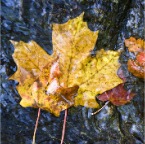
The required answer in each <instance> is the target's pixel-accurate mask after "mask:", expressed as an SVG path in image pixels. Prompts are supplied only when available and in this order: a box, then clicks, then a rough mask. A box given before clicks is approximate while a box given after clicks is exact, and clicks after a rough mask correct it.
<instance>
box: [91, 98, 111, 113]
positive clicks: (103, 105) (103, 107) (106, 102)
mask: <svg viewBox="0 0 145 144" xmlns="http://www.w3.org/2000/svg"><path fill="white" fill-rule="evenodd" d="M108 103H109V101H107V102H106V103H105V104H104V105H103V106H102V107H101V108H100V109H98V110H97V111H96V112H94V113H92V115H95V114H97V113H98V112H100V111H101V110H102V109H103V108H104V107H106V106H107V105H108Z"/></svg>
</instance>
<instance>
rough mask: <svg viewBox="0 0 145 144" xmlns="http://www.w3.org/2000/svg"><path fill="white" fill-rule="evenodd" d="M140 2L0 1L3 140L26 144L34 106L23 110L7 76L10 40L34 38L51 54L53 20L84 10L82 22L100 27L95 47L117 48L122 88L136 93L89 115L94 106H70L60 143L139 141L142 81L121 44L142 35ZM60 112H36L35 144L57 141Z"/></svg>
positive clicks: (136, 143)
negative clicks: (121, 103) (128, 64)
mask: <svg viewBox="0 0 145 144" xmlns="http://www.w3.org/2000/svg"><path fill="white" fill-rule="evenodd" d="M143 9H144V2H143V1H141V0H122V1H119V0H103V1H101V0H53V1H51V0H50V1H48V0H43V1H34V0H25V1H21V0H17V1H11V0H2V12H1V16H2V51H1V67H0V73H1V77H2V80H1V116H2V143H3V144H16V143H20V144H21V143H22V144H24V143H25V144H30V143H31V142H32V135H33V131H34V125H35V120H36V117H37V109H32V108H22V107H21V106H20V105H19V101H20V96H19V94H18V92H17V91H16V86H17V84H18V83H17V82H15V81H13V80H8V77H9V76H10V75H12V74H13V73H14V72H15V71H16V65H15V63H14V61H13V59H12V56H11V55H12V53H13V51H14V48H13V46H12V45H11V43H10V42H9V40H10V39H13V40H16V41H19V40H23V41H26V42H28V41H30V40H35V41H36V42H37V43H38V44H39V45H41V46H42V47H43V48H44V49H45V50H46V52H48V53H52V48H53V47H52V40H51V34H52V27H51V26H52V23H64V22H66V21H67V20H69V19H70V18H74V17H76V16H78V15H79V14H80V13H81V12H83V11H84V21H86V22H87V23H88V27H89V28H90V29H91V30H93V31H94V30H100V34H99V39H98V42H97V44H96V47H95V50H98V49H101V48H102V47H103V48H105V49H114V50H116V49H122V50H124V52H123V53H122V55H121V57H120V62H121V64H122V67H123V70H124V72H125V74H126V77H127V79H128V83H126V87H127V88H128V89H130V88H131V89H133V90H134V92H135V93H136V97H135V98H134V99H133V100H132V101H131V102H130V103H129V104H127V105H125V106H120V107H115V106H113V105H111V104H109V105H108V106H106V107H105V108H104V109H103V110H102V111H101V112H100V113H98V114H97V115H95V116H91V113H92V112H94V111H95V110H94V109H88V108H85V107H77V108H75V107H72V108H70V109H69V113H68V118H67V127H66V135H65V140H64V141H65V143H70V144H74V143H76V144H118V143H120V144H143V143H144V141H143V140H144V138H143V133H144V129H143V109H144V105H143V95H144V92H143V88H144V82H143V80H141V79H138V78H136V77H134V76H133V75H132V74H130V73H129V72H128V71H127V67H126V62H127V60H128V58H129V57H131V55H130V54H129V52H128V51H127V50H126V48H125V46H124V39H125V38H128V37H130V36H135V37H136V38H143V21H144V10H143ZM63 116H64V112H62V113H61V116H60V117H59V118H56V117H54V116H53V115H51V114H50V113H48V112H46V111H42V112H41V118H40V121H39V126H38V131H37V136H36V137H37V139H36V143H37V144H57V143H58V144H59V143H60V139H61V131H62V125H63Z"/></svg>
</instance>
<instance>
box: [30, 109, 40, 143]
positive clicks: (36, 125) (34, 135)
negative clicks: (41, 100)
mask: <svg viewBox="0 0 145 144" xmlns="http://www.w3.org/2000/svg"><path fill="white" fill-rule="evenodd" d="M40 112H41V109H40V108H39V109H38V115H37V120H36V124H35V129H34V134H33V141H32V144H36V143H35V139H36V131H37V127H38V121H39V118H40Z"/></svg>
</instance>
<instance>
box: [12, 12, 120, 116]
mask: <svg viewBox="0 0 145 144" xmlns="http://www.w3.org/2000/svg"><path fill="white" fill-rule="evenodd" d="M97 37H98V31H96V32H93V31H90V30H89V29H88V27H87V23H86V22H83V14H81V15H80V16H79V17H77V18H75V19H72V20H69V21H68V22H66V23H64V24H53V30H52V43H53V54H52V55H48V54H47V53H46V52H45V51H44V50H43V49H41V47H40V46H38V44H36V43H35V42H34V41H31V42H29V43H24V42H22V41H20V42H14V41H12V43H13V45H14V47H15V52H14V54H13V58H14V60H15V62H16V64H17V66H18V69H17V72H16V73H15V74H14V75H13V76H12V77H11V79H15V80H17V81H18V82H19V85H18V86H17V90H18V92H19V94H20V96H21V97H22V100H21V102H20V104H21V105H22V106H23V107H35V108H38V107H39V108H41V109H44V110H47V111H49V112H51V113H53V114H54V115H56V116H59V114H60V112H61V111H63V110H65V109H67V108H69V107H70V106H72V105H75V106H77V105H82V106H86V107H90V108H97V107H98V106H99V105H98V103H97V102H96V100H95V95H97V94H101V93H103V92H105V91H106V90H109V89H112V88H113V87H115V86H117V85H119V84H121V83H122V80H121V79H120V78H119V77H118V76H117V74H116V73H117V70H118V68H119V66H120V64H119V62H118V58H119V56H120V52H118V51H111V50H110V51H105V50H103V49H102V50H100V51H98V52H97V53H96V57H91V55H90V51H92V50H93V49H94V46H95V43H96V40H97Z"/></svg>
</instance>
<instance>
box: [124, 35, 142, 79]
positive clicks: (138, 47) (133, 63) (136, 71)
mask: <svg viewBox="0 0 145 144" xmlns="http://www.w3.org/2000/svg"><path fill="white" fill-rule="evenodd" d="M125 46H126V47H128V50H129V51H130V52H134V54H135V56H136V59H134V60H132V59H129V60H128V62H127V65H128V70H129V71H130V72H131V73H132V74H133V75H134V76H136V77H139V78H145V41H144V40H141V39H137V40H136V39H135V38H133V37H130V38H129V39H126V40H125Z"/></svg>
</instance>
